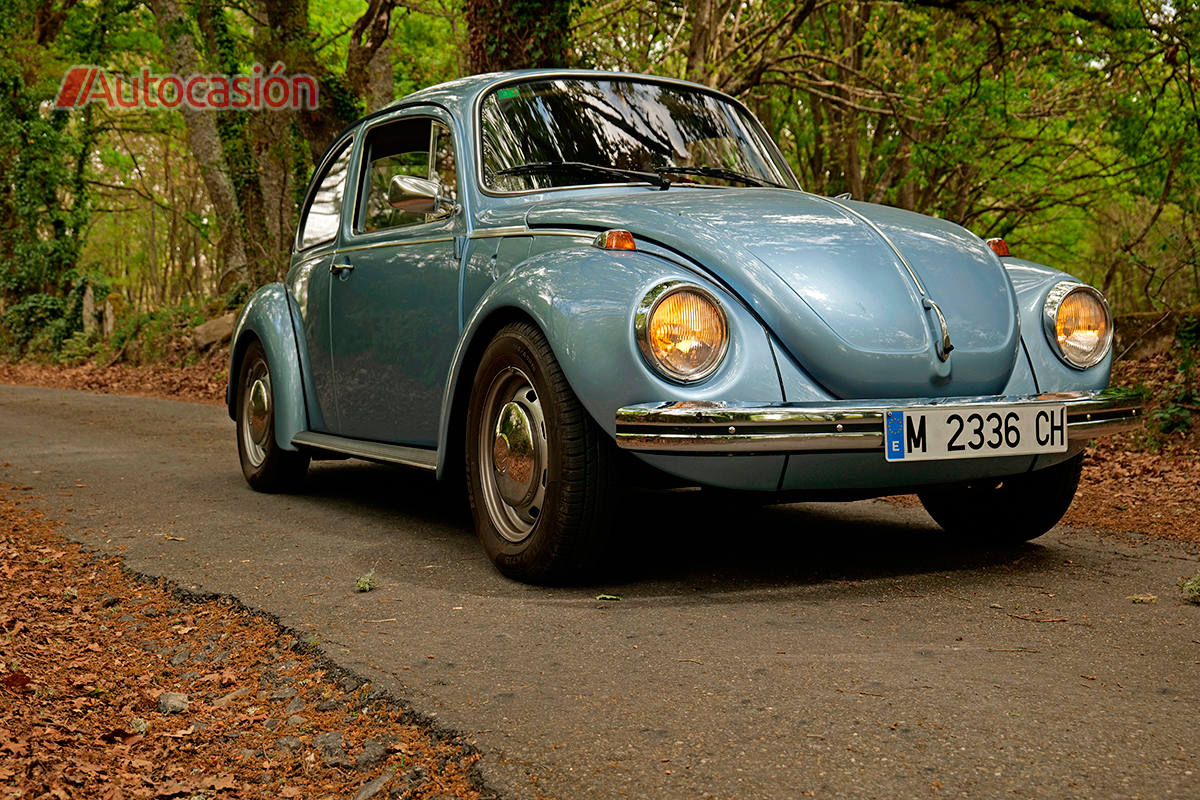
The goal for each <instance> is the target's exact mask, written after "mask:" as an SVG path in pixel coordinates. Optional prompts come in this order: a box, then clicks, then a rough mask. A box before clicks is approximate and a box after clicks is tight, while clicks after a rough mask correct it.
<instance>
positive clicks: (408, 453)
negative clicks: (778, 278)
mask: <svg viewBox="0 0 1200 800" xmlns="http://www.w3.org/2000/svg"><path fill="white" fill-rule="evenodd" d="M292 444H294V445H296V446H299V447H315V448H317V449H318V450H329V451H331V452H334V453H342V454H343V455H347V456H354V457H355V458H365V459H367V460H368V461H386V462H387V463H389V464H404V465H405V466H409V467H420V468H421V469H437V451H436V450H425V449H423V448H420V447H406V446H405V445H402V444H384V443H383V442H368V441H364V440H363V439H347V438H346V437H344V436H334V435H332V434H329V433H314V432H312V431H301V432H300V433H297V434H296V435H295V436H293V437H292Z"/></svg>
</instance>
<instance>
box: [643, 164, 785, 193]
mask: <svg viewBox="0 0 1200 800" xmlns="http://www.w3.org/2000/svg"><path fill="white" fill-rule="evenodd" d="M654 171H655V172H657V173H658V174H659V175H704V176H706V177H709V178H723V179H725V180H727V181H739V182H741V183H746V184H749V185H750V186H774V187H776V188H779V189H788V188H790V187H788V186H784V185H783V184H782V183H775V181H769V180H767V179H766V178H756V177H754V176H753V175H747V174H746V173H744V172H737V171H735V170H732V169H725V168H724V167H655V168H654Z"/></svg>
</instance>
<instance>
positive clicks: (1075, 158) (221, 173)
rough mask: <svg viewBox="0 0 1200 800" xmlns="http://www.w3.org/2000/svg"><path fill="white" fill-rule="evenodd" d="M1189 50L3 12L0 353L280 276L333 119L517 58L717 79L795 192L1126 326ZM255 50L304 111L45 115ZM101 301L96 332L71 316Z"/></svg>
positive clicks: (550, 13)
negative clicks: (853, 207)
mask: <svg viewBox="0 0 1200 800" xmlns="http://www.w3.org/2000/svg"><path fill="white" fill-rule="evenodd" d="M1198 46H1200V4H1198V3H1197V2H1196V0H1074V1H1072V0H1051V1H1050V2H1042V3H1025V2H1003V1H1000V2H997V1H995V0H985V1H982V2H976V1H975V0H961V1H960V0H906V1H905V2H876V1H867V0H847V1H846V2H829V1H822V0H792V2H776V1H775V0H745V1H744V2H740V3H735V2H733V0H682V1H681V2H660V3H657V4H652V3H646V2H641V1H640V0H608V1H607V2H604V1H601V0H598V1H597V2H583V1H581V0H513V2H499V0H410V1H409V2H402V1H401V0H366V1H365V2H364V0H312V1H311V2H291V1H290V0H243V1H242V2H240V3H217V2H214V1H213V0H149V1H148V2H129V1H128V0H51V1H49V2H34V0H0V184H2V185H3V187H4V189H3V191H2V192H0V355H3V356H5V357H7V358H8V359H10V360H13V359H21V358H25V359H28V358H36V359H41V360H45V359H51V360H66V361H71V360H79V359H92V358H102V359H108V358H110V357H115V358H119V357H121V355H122V354H125V353H126V349H127V348H126V345H127V344H128V342H129V341H130V340H131V339H132V338H134V337H136V336H139V335H141V336H142V338H143V339H148V338H149V339H152V338H153V337H148V336H147V334H148V332H153V331H154V330H156V329H157V330H160V331H169V330H172V329H179V328H180V327H183V328H186V327H189V326H194V325H196V324H198V323H200V322H203V321H204V320H205V319H209V318H212V317H215V316H219V315H221V314H223V313H225V312H227V311H228V310H230V309H234V308H236V307H238V305H239V304H240V303H242V302H244V300H245V298H246V297H247V296H248V294H249V292H250V291H251V290H252V289H253V288H254V287H255V286H258V285H260V284H262V283H263V282H266V281H269V280H275V279H278V278H279V277H281V276H282V275H283V273H284V272H285V271H286V268H287V264H288V249H289V245H290V242H291V240H292V236H293V233H294V227H295V224H296V218H297V211H298V206H299V202H300V200H301V198H302V194H303V192H304V189H305V186H306V183H307V180H308V176H309V175H310V174H311V171H312V167H313V163H314V160H315V159H316V158H318V157H319V155H320V153H321V152H322V151H323V150H324V148H325V147H326V145H328V144H329V142H330V141H331V140H332V138H333V136H334V135H335V134H336V133H337V132H338V131H339V130H340V129H341V128H342V127H344V126H345V125H346V124H348V123H350V122H352V121H353V120H355V119H356V118H358V117H359V116H361V115H362V114H364V113H366V112H368V111H371V110H374V109H376V108H379V107H381V106H383V105H386V104H387V103H389V102H391V101H392V100H394V99H395V98H397V97H400V96H402V95H404V94H405V93H408V92H410V91H413V90H415V89H418V88H421V87H424V86H428V85H431V84H434V83H438V82H440V81H444V80H449V79H452V78H455V77H458V76H461V75H467V74H471V73H475V72H483V71H490V70H493V69H502V68H513V67H530V66H558V65H565V66H581V67H598V68H604V69H621V70H631V71H637V72H650V73H654V74H658V75H665V76H673V77H680V78H687V79H690V80H693V81H698V82H700V83H704V84H707V85H710V86H714V87H717V88H719V89H722V90H724V91H726V92H729V93H730V94H732V95H734V96H736V97H738V98H740V99H741V100H742V101H744V102H745V103H746V104H747V105H748V106H749V107H750V108H751V109H752V110H753V111H754V112H755V113H756V114H757V115H758V116H759V118H760V119H762V120H763V122H764V124H765V125H766V126H767V128H768V130H769V131H770V132H771V133H772V134H773V135H774V136H775V137H776V140H777V141H778V142H779V144H780V147H781V148H782V150H783V152H784V154H785V155H786V156H787V158H788V160H789V161H790V162H791V164H792V166H793V168H794V169H795V171H796V174H797V176H798V177H799V179H800V181H801V184H802V185H803V186H804V187H805V188H806V189H807V190H809V191H813V192H817V193H820V194H838V193H841V192H850V193H851V194H852V195H853V196H854V197H856V198H862V199H866V200H871V201H874V202H882V203H888V204H891V205H896V206H901V207H904V208H909V209H913V210H916V211H920V212H922V213H926V214H933V215H935V216H939V217H944V218H947V219H951V220H953V221H955V222H958V223H960V224H963V225H965V226H966V227H968V228H970V229H971V230H973V231H974V232H975V233H977V234H979V235H980V236H983V237H992V236H1001V237H1004V238H1005V239H1006V240H1007V241H1008V242H1009V244H1010V246H1011V247H1012V248H1013V251H1014V253H1016V254H1018V255H1021V256H1023V257H1027V258H1031V259H1033V260H1036V261H1041V262H1043V263H1047V264H1051V265H1054V266H1056V267H1059V268H1061V269H1064V270H1066V271H1068V272H1072V273H1074V274H1076V275H1078V276H1079V277H1081V278H1083V279H1084V280H1087V281H1089V282H1091V283H1093V284H1095V285H1096V286H1099V287H1101V288H1102V289H1103V290H1104V291H1105V293H1106V294H1107V295H1108V297H1109V299H1110V302H1111V303H1112V304H1113V306H1114V308H1115V310H1117V311H1118V312H1120V313H1130V312H1163V311H1170V310H1180V309H1186V308H1188V307H1192V306H1195V305H1196V304H1197V303H1200V106H1198V99H1197V96H1198V94H1200V73H1198V72H1197V67H1198V66H1200V63H1198V61H1197V58H1198V54H1197V51H1196V48H1197V47H1198ZM275 62H283V64H285V65H286V68H287V71H288V72H289V73H290V74H296V73H307V74H309V75H312V76H315V77H316V78H317V79H318V81H319V87H320V105H319V106H318V108H316V109H295V110H292V109H289V110H261V111H252V112H248V111H217V112H214V111H204V112H197V111H186V110H179V109H175V110H166V109H156V110H148V109H132V110H114V109H109V108H105V107H104V106H103V105H99V104H95V103H93V104H89V105H87V106H85V107H82V108H74V109H70V110H53V108H52V105H53V99H54V98H55V96H56V94H57V92H58V90H59V86H60V83H61V82H62V79H63V76H64V75H65V74H66V72H67V71H68V69H69V68H70V67H71V66H72V65H78V64H85V65H94V66H97V67H101V68H104V69H107V70H110V71H112V72H114V73H122V74H137V73H139V72H140V71H141V70H142V69H143V68H149V70H150V71H151V72H153V73H167V72H175V73H180V74H191V73H194V72H205V73H208V72H213V73H226V74H234V73H245V72H247V71H249V70H250V69H251V68H252V67H253V65H255V64H262V65H266V66H268V67H269V66H270V65H272V64H274V63H275ZM89 287H90V288H89ZM85 295H86V296H88V298H89V299H90V300H92V301H93V302H92V303H91V304H85V302H84V299H85ZM105 305H107V306H108V308H109V312H110V320H109V323H110V330H109V331H107V332H105V331H104V330H103V327H102V326H100V327H98V328H96V329H93V325H91V324H89V325H86V326H85V324H84V317H85V309H86V312H87V315H88V316H91V315H92V314H97V315H99V314H102V311H103V307H104V306H105ZM94 319H98V317H97V318H94ZM90 321H91V320H89V322H90ZM85 328H86V330H85ZM152 350H153V348H150V349H149V350H147V349H146V348H144V347H143V348H142V350H141V352H142V355H143V356H144V357H152V356H153V355H154V353H153V352H152ZM114 354H115V356H114Z"/></svg>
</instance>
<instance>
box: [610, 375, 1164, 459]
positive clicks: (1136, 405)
mask: <svg viewBox="0 0 1200 800" xmlns="http://www.w3.org/2000/svg"><path fill="white" fill-rule="evenodd" d="M1059 404H1061V405H1065V406H1066V409H1067V438H1068V439H1069V440H1071V441H1077V442H1078V441H1085V440H1087V439H1092V438H1094V437H1096V436H1101V435H1108V434H1113V433H1120V432H1122V431H1127V430H1132V429H1134V428H1137V427H1140V426H1141V424H1142V423H1141V419H1142V414H1143V409H1142V405H1141V402H1140V400H1138V399H1137V398H1136V396H1133V395H1132V394H1131V393H1129V392H1127V391H1122V390H1111V389H1106V390H1104V391H1103V392H1048V393H1045V394H1038V395H996V396H988V397H944V398H932V399H931V398H924V399H916V400H914V399H905V400H894V401H889V400H874V401H855V400H849V401H834V402H829V403H753V402H749V403H739V402H721V401H711V400H705V401H684V402H665V403H640V404H637V405H630V406H625V407H624V408H620V409H617V414H616V422H617V428H616V438H617V444H618V445H619V446H620V447H622V448H623V449H626V450H637V451H642V452H653V453H680V454H692V455H704V454H710V453H711V454H720V453H741V454H754V453H812V452H825V453H854V452H863V451H878V452H880V453H882V451H883V425H884V414H885V413H886V412H887V411H888V410H895V409H900V410H904V409H906V408H908V409H913V410H918V409H933V408H938V409H950V408H966V409H971V410H979V411H982V410H987V409H988V408H992V407H999V406H1012V405H1028V406H1034V407H1036V406H1044V405H1059Z"/></svg>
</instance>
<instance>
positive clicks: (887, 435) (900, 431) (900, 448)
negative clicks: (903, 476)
mask: <svg viewBox="0 0 1200 800" xmlns="http://www.w3.org/2000/svg"><path fill="white" fill-rule="evenodd" d="M884 447H886V448H887V460H888V461H897V460H899V459H902V458H904V412H903V411H889V412H887V423H886V424H885V425H884Z"/></svg>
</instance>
